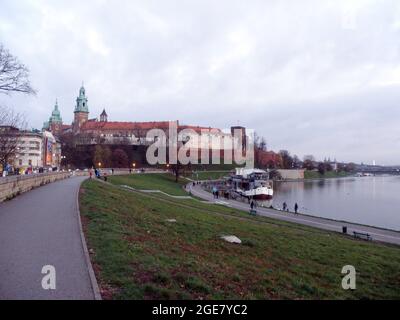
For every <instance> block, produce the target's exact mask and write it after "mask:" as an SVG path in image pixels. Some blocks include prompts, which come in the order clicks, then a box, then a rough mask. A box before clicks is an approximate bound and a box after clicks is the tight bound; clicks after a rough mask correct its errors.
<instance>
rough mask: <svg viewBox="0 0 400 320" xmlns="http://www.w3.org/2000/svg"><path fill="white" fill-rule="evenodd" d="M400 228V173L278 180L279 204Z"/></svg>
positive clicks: (346, 219) (280, 206)
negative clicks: (297, 180) (288, 180)
mask: <svg viewBox="0 0 400 320" xmlns="http://www.w3.org/2000/svg"><path fill="white" fill-rule="evenodd" d="M283 202H286V203H287V204H288V207H289V210H290V211H294V208H293V207H294V204H295V203H296V202H297V203H298V205H299V212H300V213H306V214H310V215H314V216H318V217H325V218H330V219H335V220H344V221H349V222H356V223H361V224H365V225H370V226H377V227H383V228H388V229H393V230H398V231H400V176H376V177H354V178H353V177H351V178H338V179H325V180H312V181H302V182H275V183H274V199H273V205H274V207H275V208H282V204H283Z"/></svg>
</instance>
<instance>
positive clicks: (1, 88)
mask: <svg viewBox="0 0 400 320" xmlns="http://www.w3.org/2000/svg"><path fill="white" fill-rule="evenodd" d="M12 92H20V93H27V94H35V93H36V92H35V90H34V89H33V88H32V86H31V84H30V81H29V70H28V68H27V67H26V66H25V65H24V64H22V63H21V62H20V61H19V60H18V59H17V58H16V57H15V56H13V55H12V54H11V53H10V52H9V51H8V50H7V49H5V48H4V46H3V45H2V44H0V93H5V94H10V93H12Z"/></svg>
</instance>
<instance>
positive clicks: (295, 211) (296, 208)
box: [294, 202, 299, 214]
mask: <svg viewBox="0 0 400 320" xmlns="http://www.w3.org/2000/svg"><path fill="white" fill-rule="evenodd" d="M297 210H299V205H298V204H297V202H296V203H295V205H294V213H296V214H297Z"/></svg>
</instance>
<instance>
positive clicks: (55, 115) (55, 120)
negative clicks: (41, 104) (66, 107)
mask: <svg viewBox="0 0 400 320" xmlns="http://www.w3.org/2000/svg"><path fill="white" fill-rule="evenodd" d="M62 124H63V123H62V118H61V114H60V111H59V110H58V101H57V100H56V104H55V106H54V110H53V112H52V113H51V117H50V119H49V127H50V131H51V132H52V133H53V134H55V135H56V136H60V134H61V130H62Z"/></svg>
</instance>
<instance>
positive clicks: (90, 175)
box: [89, 169, 93, 179]
mask: <svg viewBox="0 0 400 320" xmlns="http://www.w3.org/2000/svg"><path fill="white" fill-rule="evenodd" d="M92 175H93V172H92V169H90V170H89V177H90V179H92Z"/></svg>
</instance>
